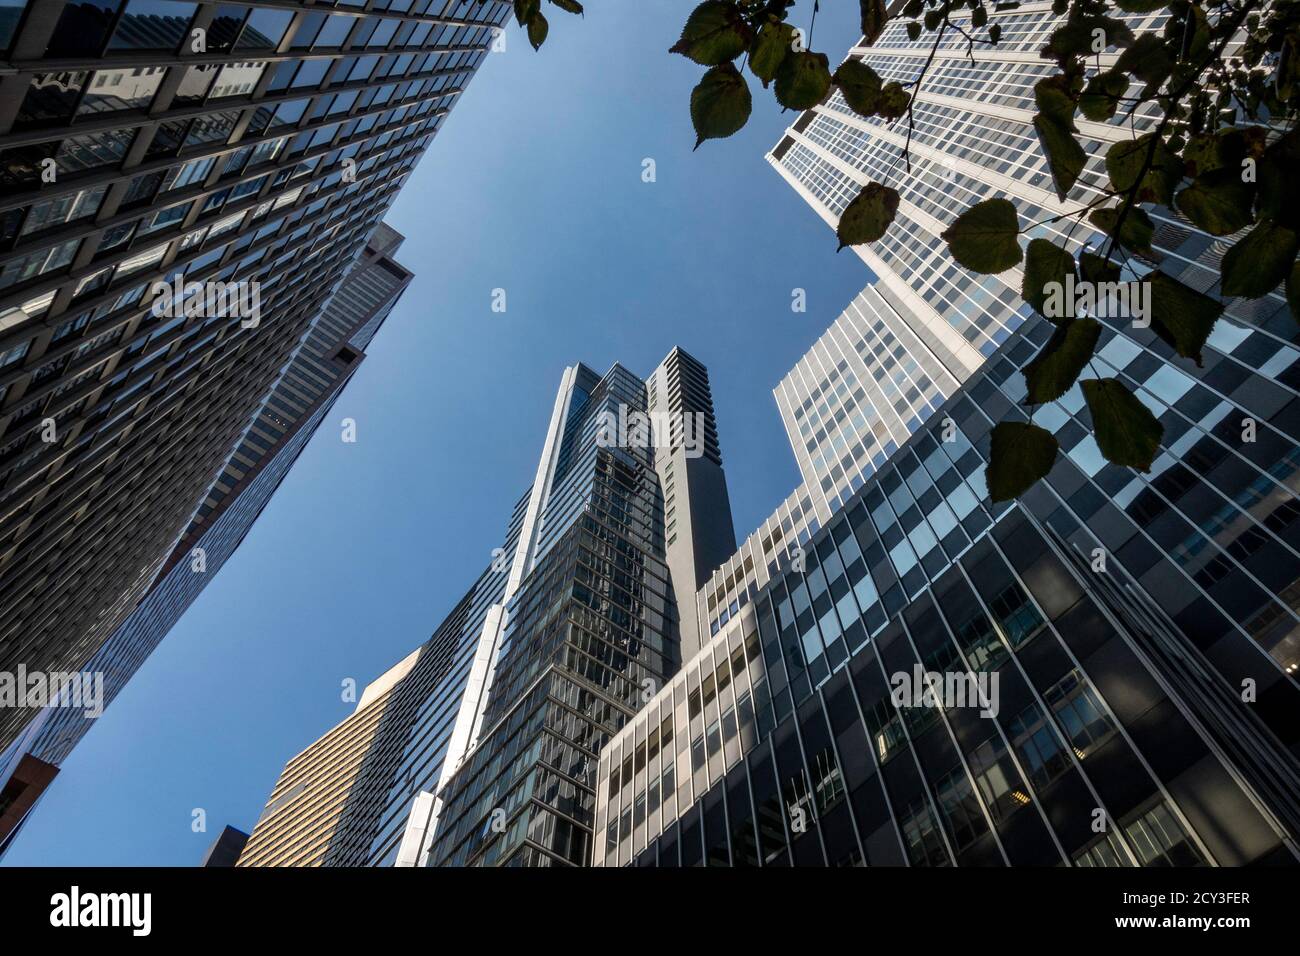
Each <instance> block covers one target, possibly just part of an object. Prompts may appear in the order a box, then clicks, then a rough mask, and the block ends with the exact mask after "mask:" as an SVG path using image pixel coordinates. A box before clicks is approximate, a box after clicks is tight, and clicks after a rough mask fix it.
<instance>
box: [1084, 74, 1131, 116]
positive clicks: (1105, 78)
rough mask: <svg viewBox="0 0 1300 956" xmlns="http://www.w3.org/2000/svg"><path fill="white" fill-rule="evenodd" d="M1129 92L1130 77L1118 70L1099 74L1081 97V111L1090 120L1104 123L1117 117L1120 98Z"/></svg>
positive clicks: (1089, 83) (1089, 82) (1091, 80)
mask: <svg viewBox="0 0 1300 956" xmlns="http://www.w3.org/2000/svg"><path fill="white" fill-rule="evenodd" d="M1127 90H1128V77H1127V76H1125V75H1124V74H1123V73H1120V72H1118V71H1116V70H1110V71H1108V72H1106V73H1098V74H1097V75H1096V76H1094V77H1093V78H1092V79H1090V80H1089V81H1088V85H1087V86H1086V87H1085V88H1084V90H1083V93H1081V94H1080V96H1079V111H1080V112H1081V113H1083V115H1084V116H1086V117H1087V118H1088V119H1090V120H1093V121H1095V122H1099V123H1100V122H1104V121H1106V120H1108V119H1110V118H1111V117H1112V116H1114V115H1115V110H1116V109H1117V108H1118V107H1119V98H1120V97H1121V96H1123V95H1124V93H1125V92H1126V91H1127Z"/></svg>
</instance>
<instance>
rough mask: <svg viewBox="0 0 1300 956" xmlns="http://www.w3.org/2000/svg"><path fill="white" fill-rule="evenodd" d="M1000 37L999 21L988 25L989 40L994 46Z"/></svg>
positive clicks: (1000, 26) (1000, 27)
mask: <svg viewBox="0 0 1300 956" xmlns="http://www.w3.org/2000/svg"><path fill="white" fill-rule="evenodd" d="M1001 39H1002V25H1001V24H999V23H995V24H993V26H991V27H989V42H990V43H992V44H993V45H994V46H997V45H998V41H999V40H1001Z"/></svg>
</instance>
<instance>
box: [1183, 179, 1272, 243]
mask: <svg viewBox="0 0 1300 956" xmlns="http://www.w3.org/2000/svg"><path fill="white" fill-rule="evenodd" d="M1253 199H1254V194H1253V191H1252V189H1251V186H1250V185H1249V184H1248V183H1244V182H1242V181H1241V174H1240V173H1238V172H1237V171H1236V170H1233V169H1216V170H1213V171H1211V172H1208V173H1206V174H1205V175H1203V176H1201V177H1200V178H1199V179H1197V180H1196V182H1194V183H1192V184H1191V185H1190V186H1188V187H1187V188H1186V189H1184V190H1183V191H1182V192H1180V193H1179V194H1178V196H1177V197H1176V198H1175V200H1174V205H1175V206H1177V207H1178V211H1179V212H1181V213H1182V214H1183V215H1184V216H1186V217H1187V218H1188V219H1190V220H1191V221H1192V222H1193V223H1195V224H1196V225H1197V226H1199V227H1200V228H1202V229H1204V230H1205V231H1206V232H1208V233H1209V234H1210V235H1212V236H1230V235H1232V234H1233V233H1234V232H1236V231H1238V230H1239V229H1245V228H1246V227H1247V226H1249V225H1250V224H1251V223H1252V222H1253V221H1254V216H1253V215H1252V214H1251V211H1250V207H1251V205H1252V202H1253Z"/></svg>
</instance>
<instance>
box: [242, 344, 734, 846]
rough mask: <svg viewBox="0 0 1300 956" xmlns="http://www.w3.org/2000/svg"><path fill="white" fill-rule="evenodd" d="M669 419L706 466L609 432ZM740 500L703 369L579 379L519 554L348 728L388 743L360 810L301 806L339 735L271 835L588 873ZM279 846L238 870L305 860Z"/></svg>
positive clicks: (672, 438) (614, 372) (359, 785)
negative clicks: (607, 745)
mask: <svg viewBox="0 0 1300 956" xmlns="http://www.w3.org/2000/svg"><path fill="white" fill-rule="evenodd" d="M655 412H663V413H667V414H668V415H669V416H670V417H671V416H674V415H676V416H680V415H682V414H683V413H686V412H690V413H698V414H699V415H700V416H701V419H700V422H699V429H698V436H699V439H700V440H699V443H698V452H699V453H698V454H692V455H691V456H689V457H687V456H685V455H684V454H683V451H684V447H685V445H686V444H687V440H686V439H687V437H688V436H686V435H685V434H684V433H683V432H682V431H681V430H680V429H678V428H676V427H675V426H674V427H671V428H668V429H667V430H666V431H665V432H662V433H649V434H645V435H637V434H632V433H623V434H617V435H611V433H610V431H609V424H610V422H611V421H618V420H624V421H625V420H626V419H627V417H628V416H629V415H634V414H650V413H655ZM725 492H726V489H725V479H724V478H723V477H722V471H721V453H720V451H719V447H718V442H717V429H716V424H715V423H714V419H713V408H712V398H711V395H710V392H709V388H708V377H707V372H706V371H705V369H704V366H703V365H701V364H700V363H699V362H698V361H697V360H695V359H694V358H692V357H691V356H689V355H687V354H686V353H685V352H683V351H681V350H680V349H675V350H674V351H673V352H671V353H670V354H669V356H668V357H667V358H666V359H665V360H664V362H663V363H661V365H660V366H659V367H658V368H657V369H656V370H655V371H654V373H652V374H651V375H650V376H649V377H648V378H646V379H642V378H640V377H638V376H636V375H634V374H632V373H631V372H629V371H628V370H627V369H625V368H623V367H622V366H620V365H615V366H613V367H612V368H611V369H610V370H609V371H608V372H607V373H606V374H605V375H603V376H602V375H599V374H597V373H596V372H594V371H593V370H592V369H590V368H588V367H586V366H584V365H575V366H573V367H571V368H569V369H567V370H566V372H565V374H564V376H563V379H562V381H561V385H560V389H559V392H558V394H557V397H556V401H555V405H554V409H553V412H552V417H551V424H550V428H549V429H548V433H547V436H546V441H545V444H544V447H543V452H542V456H541V459H540V462H539V466H538V471H537V476H536V480H535V482H534V484H533V486H532V487H530V488H529V489H528V491H527V492H526V493H525V494H524V495H523V496H522V497H521V498H520V499H519V501H518V502H517V504H516V506H515V509H514V513H513V515H512V517H511V520H510V523H509V525H508V528H507V535H506V541H505V544H504V546H503V547H502V548H500V549H497V551H496V552H495V553H494V556H493V561H492V563H491V565H490V566H489V567H488V568H487V569H486V570H485V571H484V572H483V574H482V575H481V576H480V578H479V579H478V581H477V582H476V584H475V585H474V587H473V588H471V590H470V591H469V593H468V594H467V595H466V596H465V598H464V599H463V600H462V601H461V603H460V605H459V606H458V607H457V609H456V610H455V611H453V612H452V614H451V615H449V617H448V619H447V621H446V622H444V624H443V625H442V626H441V627H440V628H439V629H438V631H437V632H436V633H435V635H434V637H433V638H431V639H430V641H429V642H428V643H427V644H426V645H425V646H424V648H422V649H421V651H420V652H419V656H418V660H417V662H416V663H415V664H414V665H413V667H412V668H411V670H410V671H409V673H407V674H405V675H404V676H403V677H402V678H401V679H400V681H398V682H396V683H395V684H394V686H393V689H392V690H391V691H389V692H388V696H387V697H386V698H385V699H386V701H387V703H386V704H385V710H384V713H383V716H382V718H377V717H375V716H373V715H367V716H363V709H364V708H363V707H359V708H358V711H357V713H356V714H354V715H353V717H352V718H349V720H355V721H358V726H361V725H362V723H363V722H364V723H366V724H367V725H368V724H370V723H373V724H374V725H375V727H376V728H377V729H375V730H374V732H373V733H370V732H369V731H367V734H368V736H367V737H366V739H365V741H364V742H363V743H362V744H361V745H360V747H359V749H360V750H362V751H364V757H363V758H362V759H361V760H359V761H357V762H355V763H354V764H350V765H349V770H348V771H347V774H346V776H347V777H348V780H349V785H348V786H349V793H348V797H347V800H346V803H347V806H346V807H345V808H342V809H341V808H340V807H339V805H338V804H339V801H338V800H334V801H327V802H325V803H319V802H316V801H312V800H309V799H307V798H306V797H305V796H303V793H304V791H295V790H294V789H293V788H294V787H295V786H296V782H295V781H296V780H298V779H299V778H302V777H303V776H304V775H308V776H310V775H312V774H319V773H325V772H326V770H327V769H328V767H329V766H330V760H331V759H332V758H331V757H330V755H331V754H333V753H334V752H335V749H336V748H335V747H334V746H333V745H324V744H325V741H326V740H327V738H322V741H321V742H318V743H319V744H321V745H323V746H319V747H318V746H317V745H313V748H309V751H308V752H306V753H310V754H312V756H311V757H310V758H309V759H306V760H305V761H304V760H302V759H301V758H295V761H292V762H291V763H290V765H289V766H287V767H286V769H285V774H284V775H283V776H282V777H281V782H280V783H279V784H277V786H276V790H275V791H274V792H273V794H272V799H271V803H270V804H268V813H269V808H270V807H272V806H275V807H276V813H275V814H274V818H272V817H267V816H264V819H265V820H267V832H268V833H272V832H283V833H286V834H287V833H295V832H302V833H316V832H317V831H318V830H320V829H322V828H323V829H324V830H327V831H328V839H327V840H326V841H325V844H327V845H325V846H324V847H321V846H317V847H316V848H315V850H316V851H317V852H316V853H315V856H314V857H313V861H314V862H318V863H320V864H322V865H344V866H346V865H379V866H385V865H398V866H412V865H444V864H449V863H450V864H453V865H539V866H546V865H569V864H585V863H587V862H589V860H590V852H591V849H590V848H591V844H592V839H591V827H592V820H593V814H594V808H595V794H594V790H593V784H594V772H595V766H596V755H597V753H598V752H599V750H600V747H601V746H602V745H603V743H604V742H605V741H606V740H608V739H609V737H610V736H611V735H612V734H614V733H615V732H617V730H618V729H619V728H620V727H621V726H622V725H623V723H624V722H625V721H626V720H627V719H628V718H629V717H630V716H631V715H632V714H633V713H635V712H636V710H637V708H638V707H639V706H640V704H641V703H642V702H643V701H644V700H645V699H646V698H647V697H648V696H649V695H650V694H651V693H653V691H654V690H655V689H657V688H658V687H660V686H662V685H663V684H664V683H665V682H666V681H667V679H668V677H669V676H670V675H671V674H672V673H673V672H674V671H675V670H676V669H677V667H678V665H679V662H680V660H681V655H682V628H681V621H682V618H683V617H689V619H690V620H691V621H692V622H694V621H698V620H699V615H698V614H697V612H696V610H695V608H694V605H693V600H694V595H695V593H696V590H697V588H698V586H699V584H700V581H701V579H702V577H703V576H704V575H705V574H706V573H707V570H706V569H711V568H712V567H713V566H714V565H716V564H717V563H718V561H720V560H721V558H722V556H723V555H724V554H725V553H727V552H728V551H730V550H731V549H734V547H735V539H734V535H733V532H732V529H731V519H730V506H729V504H728V503H727V500H726V497H725ZM670 528H671V529H672V531H670V530H669V529H670ZM674 536H675V537H676V538H677V541H676V542H674V544H669V543H668V542H669V540H670V539H671V538H672V537H674ZM677 543H680V545H681V547H674V545H675V544H677ZM678 595H681V596H682V597H681V598H679V597H678ZM679 600H680V601H684V606H682V607H680V608H679ZM341 726H342V725H341ZM331 733H338V730H337V729H336V731H334V732H331ZM350 733H351V732H350V731H349V734H350ZM328 736H329V735H327V737H328ZM299 764H302V765H301V766H300V765H299ZM307 764H310V765H311V766H312V767H314V768H317V769H315V770H308V769H307V767H306V765H307ZM285 794H292V795H291V796H287V797H286V796H284V795H285ZM282 797H283V799H284V801H285V802H283V803H280V804H277V803H276V801H277V800H280V799H281V798H282ZM294 807H297V809H294ZM295 818H297V819H295ZM272 819H274V820H281V821H285V822H272ZM288 821H293V822H292V823H290V822H288ZM261 830H262V824H261V823H259V825H258V828H257V829H255V830H254V833H253V838H252V841H251V842H250V848H253V847H255V846H257V845H259V842H258V841H259V833H260V831H261ZM268 839H269V840H271V842H272V843H274V844H275V845H277V846H279V847H280V849H279V850H278V851H276V852H274V853H273V852H271V851H267V852H259V853H258V854H256V855H252V856H250V852H251V851H246V852H245V854H244V856H243V857H241V862H240V865H283V864H287V863H289V862H291V861H292V859H293V858H294V857H293V853H294V852H295V851H294V850H293V849H292V846H291V845H292V844H293V842H294V838H293V837H292V836H278V837H268ZM267 845H270V844H267Z"/></svg>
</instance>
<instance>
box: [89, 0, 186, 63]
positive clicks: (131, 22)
mask: <svg viewBox="0 0 1300 956" xmlns="http://www.w3.org/2000/svg"><path fill="white" fill-rule="evenodd" d="M195 9H196V5H195V4H193V3H177V2H174V0H128V3H127V5H126V12H125V13H124V14H122V19H121V20H120V21H119V22H118V25H117V29H116V30H115V31H114V32H113V39H112V40H110V41H109V44H108V52H109V53H126V52H131V53H140V52H149V53H171V52H175V51H177V50H178V49H179V48H180V45H181V42H182V41H188V39H189V38H188V36H187V30H188V27H189V25H190V20H191V19H192V18H193V17H194V11H195Z"/></svg>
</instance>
